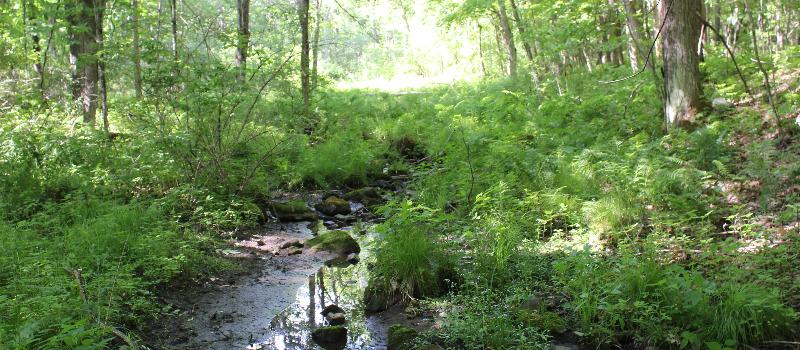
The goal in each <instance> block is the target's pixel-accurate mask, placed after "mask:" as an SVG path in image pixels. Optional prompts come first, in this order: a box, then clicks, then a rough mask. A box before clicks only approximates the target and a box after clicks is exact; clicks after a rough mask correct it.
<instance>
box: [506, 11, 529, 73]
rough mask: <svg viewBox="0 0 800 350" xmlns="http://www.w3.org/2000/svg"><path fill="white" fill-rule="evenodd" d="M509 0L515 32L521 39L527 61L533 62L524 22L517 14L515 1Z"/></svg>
mask: <svg viewBox="0 0 800 350" xmlns="http://www.w3.org/2000/svg"><path fill="white" fill-rule="evenodd" d="M510 1H511V14H512V15H513V16H514V22H517V32H518V33H519V37H520V40H522V46H523V47H524V48H525V56H526V57H527V58H528V61H530V62H533V50H532V49H531V44H530V43H529V42H528V39H527V38H526V37H525V30H526V26H525V22H523V21H522V17H521V16H520V14H519V8H518V7H517V2H516V1H515V0H510Z"/></svg>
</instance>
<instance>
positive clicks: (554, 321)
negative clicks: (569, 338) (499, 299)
mask: <svg viewBox="0 0 800 350" xmlns="http://www.w3.org/2000/svg"><path fill="white" fill-rule="evenodd" d="M517 319H518V320H519V321H520V322H522V323H523V324H525V325H526V326H528V327H533V328H538V329H542V330H547V331H550V332H552V333H564V332H565V331H566V330H567V322H566V321H564V318H563V317H561V315H559V314H557V313H555V312H552V311H540V310H530V309H521V310H517Z"/></svg>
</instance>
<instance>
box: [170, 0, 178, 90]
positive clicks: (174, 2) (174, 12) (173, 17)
mask: <svg viewBox="0 0 800 350" xmlns="http://www.w3.org/2000/svg"><path fill="white" fill-rule="evenodd" d="M169 4H170V21H171V22H172V56H173V57H172V59H173V60H174V61H173V64H174V65H175V75H176V76H177V75H178V74H180V71H179V70H178V0H170V2H169Z"/></svg>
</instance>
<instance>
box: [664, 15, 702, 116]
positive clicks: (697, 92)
mask: <svg viewBox="0 0 800 350" xmlns="http://www.w3.org/2000/svg"><path fill="white" fill-rule="evenodd" d="M702 7H703V2H702V1H694V0H662V1H661V2H659V5H658V13H659V18H660V22H661V25H662V26H663V28H662V29H661V31H662V32H661V37H662V40H661V48H662V54H663V55H664V85H665V97H666V99H665V104H664V117H665V118H666V122H667V126H668V127H670V126H682V125H686V124H688V123H690V122H691V121H692V120H693V119H694V116H695V115H696V114H697V113H698V112H699V111H700V110H701V109H702V107H703V100H702V96H703V89H702V85H701V83H702V81H701V77H700V56H699V55H698V52H697V43H698V41H699V40H700V27H701V25H702V18H701V17H700V14H702V13H703V8H702Z"/></svg>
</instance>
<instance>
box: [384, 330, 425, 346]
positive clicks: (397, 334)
mask: <svg viewBox="0 0 800 350" xmlns="http://www.w3.org/2000/svg"><path fill="white" fill-rule="evenodd" d="M417 335H418V332H417V331H416V330H415V329H413V328H411V327H408V326H404V325H401V324H395V325H392V326H391V327H389V339H388V344H387V350H411V349H413V346H414V339H415V338H416V337H417Z"/></svg>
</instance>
